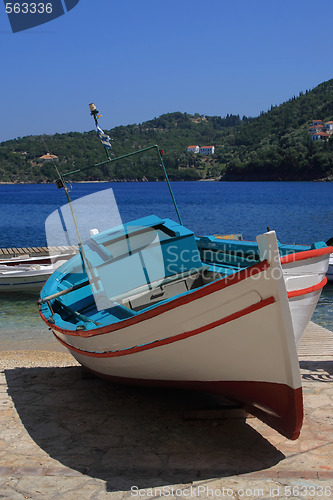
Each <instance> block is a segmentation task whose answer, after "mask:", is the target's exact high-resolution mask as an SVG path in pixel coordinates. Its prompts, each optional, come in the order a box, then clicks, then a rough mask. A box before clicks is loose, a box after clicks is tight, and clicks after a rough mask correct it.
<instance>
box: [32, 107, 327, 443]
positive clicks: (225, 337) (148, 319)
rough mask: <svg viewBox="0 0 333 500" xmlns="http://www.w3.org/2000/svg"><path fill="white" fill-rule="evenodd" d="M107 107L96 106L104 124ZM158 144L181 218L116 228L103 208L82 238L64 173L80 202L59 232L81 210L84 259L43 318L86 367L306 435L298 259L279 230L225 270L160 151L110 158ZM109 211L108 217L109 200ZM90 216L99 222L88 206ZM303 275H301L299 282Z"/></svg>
mask: <svg viewBox="0 0 333 500" xmlns="http://www.w3.org/2000/svg"><path fill="white" fill-rule="evenodd" d="M92 106H93V107H92ZM97 113H98V112H97V110H96V108H95V107H94V105H91V114H92V115H93V116H94V118H95V123H96V125H97V117H96V115H97ZM97 131H98V135H100V137H101V136H102V137H101V139H102V140H104V141H106V143H107V142H108V141H107V139H106V138H105V134H104V133H103V131H101V129H100V130H98V129H97ZM106 137H107V136H106ZM151 149H155V150H156V152H157V157H158V160H159V162H160V165H161V166H162V168H163V170H164V173H165V178H166V181H167V184H168V187H169V190H170V193H171V196H172V199H173V202H174V205H175V209H176V212H177V215H178V219H179V222H175V221H173V220H171V219H166V218H160V217H158V216H155V215H149V216H146V217H143V218H140V219H137V220H134V221H132V222H127V223H120V224H117V223H116V224H114V225H113V226H112V227H109V228H105V227H100V225H99V224H100V218H101V213H102V211H101V210H98V211H97V212H98V213H99V218H98V220H97V221H96V225H93V224H92V221H91V220H89V222H88V229H87V230H86V231H85V235H84V237H81V233H82V226H81V224H80V221H79V218H80V217H79V216H78V214H79V213H81V212H82V211H81V209H82V206H84V205H85V203H81V205H80V206H77V205H76V204H77V203H78V200H75V201H74V202H72V201H71V199H70V195H69V190H68V188H67V186H66V182H65V176H66V175H70V174H73V172H70V173H68V174H63V175H62V176H61V177H60V178H59V179H58V181H57V185H58V187H61V188H64V190H65V193H66V197H67V201H68V206H69V208H68V209H67V212H66V210H61V217H59V211H58V213H57V214H56V217H55V218H53V219H52V217H51V219H52V221H53V222H52V224H53V227H54V228H55V222H56V220H58V219H59V224H61V225H62V226H63V225H64V224H63V221H64V220H66V217H68V216H69V215H71V216H72V217H73V220H74V228H75V231H74V232H75V233H76V235H77V237H78V240H79V254H78V255H77V256H75V257H73V258H72V259H70V260H69V261H67V262H66V263H65V264H63V265H62V266H61V267H59V268H58V269H57V270H56V271H55V272H54V273H53V274H52V276H51V277H50V278H49V279H48V280H47V282H46V283H45V285H44V287H43V289H42V291H41V293H40V298H39V301H38V303H39V311H40V315H41V318H42V319H43V321H44V322H45V323H46V325H47V326H48V327H49V328H50V329H51V330H52V331H53V333H54V335H55V337H56V338H57V339H58V340H59V342H60V343H61V344H63V345H64V346H65V347H66V348H67V349H68V350H69V351H70V352H71V353H72V355H73V356H74V357H75V358H76V359H77V360H78V362H79V363H81V364H82V365H83V366H84V367H85V368H86V369H87V370H90V371H91V372H93V373H95V374H96V375H98V376H100V377H102V378H105V379H108V380H111V381H115V382H124V383H130V384H140V385H149V386H161V387H171V388H182V389H194V390H199V391H209V392H212V393H216V394H220V395H223V396H225V397H228V398H230V399H232V400H234V401H237V402H240V403H241V404H242V405H243V406H244V408H246V409H247V410H248V411H249V412H250V413H252V414H253V415H256V416H257V417H258V418H260V419H261V420H262V421H263V422H265V423H267V424H268V425H270V426H271V427H272V428H274V429H276V430H277V431H278V432H280V433H281V434H283V435H284V436H286V437H287V438H289V439H297V437H298V436H299V434H300V430H301V426H302V420H303V402H302V384H301V376H300V368H299V362H298V356H297V347H296V341H295V321H296V322H297V318H296V316H295V318H296V319H293V318H292V312H293V309H292V307H291V305H290V300H291V298H292V297H290V294H289V296H288V290H287V286H286V283H287V279H286V273H287V274H288V270H289V267H288V266H290V264H291V262H290V261H289V260H288V259H289V256H286V257H288V258H286V259H285V260H283V259H284V258H285V256H282V257H281V255H280V251H279V244H278V241H277V238H276V234H275V232H274V231H267V232H266V233H264V234H261V235H258V236H257V239H256V252H257V254H256V259H255V260H254V261H252V262H247V263H246V265H245V264H244V263H243V264H244V265H242V267H241V268H239V267H235V268H234V269H231V268H230V266H229V267H228V266H227V265H226V263H225V262H224V263H223V264H221V265H219V262H218V259H217V258H216V255H215V257H214V258H212V257H211V256H209V255H208V252H207V251H208V250H209V251H210V252H211V251H212V248H210V246H211V244H210V243H209V244H208V243H207V241H208V242H210V241H211V238H210V237H207V238H206V239H205V238H197V237H195V235H194V233H193V232H192V231H191V230H190V229H188V228H186V227H185V226H184V225H183V224H182V221H181V217H180V214H179V211H178V208H177V205H176V203H175V200H174V196H173V194H172V190H171V186H170V183H169V180H168V176H167V173H166V171H165V167H164V163H163V158H162V153H161V150H160V149H159V148H158V146H152V148H146V149H144V150H140V151H139V152H133V153H130V154H129V155H123V156H122V157H118V158H111V157H110V156H109V155H108V159H107V160H106V161H105V162H103V164H107V163H111V162H113V161H118V160H119V159H122V158H125V157H128V156H132V155H133V154H138V153H140V152H143V151H147V150H151ZM107 153H108V152H107ZM98 165H101V164H98ZM75 172H76V171H74V173H75ZM98 194H99V195H100V193H98ZM86 198H88V197H86ZM98 200H99V201H100V198H99V196H98ZM86 201H87V203H86V204H87V205H88V212H89V213H91V209H90V202H89V200H86ZM102 206H103V212H104V206H105V203H104V201H103V202H102ZM81 218H82V219H83V220H84V221H85V222H87V219H88V218H87V217H85V216H84V214H82V213H81ZM67 226H68V224H67V223H66V227H67ZM54 230H55V229H54ZM55 231H56V230H55ZM212 243H214V244H215V242H214V241H213V242H212ZM213 250H214V249H213ZM317 250H318V251H319V250H320V252H319V253H320V256H319V257H320V258H321V257H322V255H323V256H324V255H325V258H324V257H323V259H324V260H325V259H326V261H325V262H326V264H323V267H325V265H327V264H328V255H329V253H330V252H332V251H333V248H332V247H326V249H325V252H324V251H323V252H321V249H316V251H317ZM214 251H215V250H214ZM309 251H310V250H309ZM327 252H329V253H327ZM308 255H309V258H307V259H304V260H303V259H301V260H300V261H298V260H297V259H296V260H295V259H294V260H293V263H294V261H295V262H301V263H302V266H304V269H305V268H306V264H307V262H311V258H312V257H314V258H317V255H316V256H315V255H312V254H308ZM310 255H311V258H310ZM283 266H285V270H283ZM311 266H312V263H311ZM311 266H310V267H311ZM302 270H303V267H301V268H300V269H299V271H302ZM325 272H326V271H325ZM297 276H298V275H297ZM294 277H295V275H294V274H292V273H291V274H290V281H291V282H292V278H294ZM288 279H289V275H288ZM300 279H302V278H300ZM300 283H301V281H300V282H298V283H297V285H296V287H297V289H298V287H299V286H300ZM304 286H305V285H304Z"/></svg>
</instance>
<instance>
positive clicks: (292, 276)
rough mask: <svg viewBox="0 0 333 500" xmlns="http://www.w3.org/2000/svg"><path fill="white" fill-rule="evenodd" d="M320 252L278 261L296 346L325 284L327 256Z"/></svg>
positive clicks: (303, 253)
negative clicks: (286, 294) (280, 265)
mask: <svg viewBox="0 0 333 500" xmlns="http://www.w3.org/2000/svg"><path fill="white" fill-rule="evenodd" d="M323 250H325V249H318V250H308V251H305V252H299V253H294V254H289V255H287V256H284V257H282V258H281V264H282V270H283V276H284V280H285V283H286V289H287V293H288V299H289V306H290V311H291V317H292V321H293V327H294V333H295V339H296V343H297V345H299V343H300V341H301V339H302V336H303V333H304V331H305V328H306V327H307V325H308V323H309V321H310V320H311V317H312V315H313V313H314V310H315V308H316V306H317V303H318V300H319V298H320V295H321V292H322V289H323V287H324V286H325V284H326V283H327V278H326V273H327V268H328V262H329V254H328V253H327V252H326V253H325V252H324V251H323Z"/></svg>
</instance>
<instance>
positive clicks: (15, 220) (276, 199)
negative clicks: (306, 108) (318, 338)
mask: <svg viewBox="0 0 333 500" xmlns="http://www.w3.org/2000/svg"><path fill="white" fill-rule="evenodd" d="M110 187H112V189H113V191H114V195H115V198H116V201H117V204H118V208H119V212H120V215H121V218H122V220H123V221H124V222H126V221H129V220H133V219H136V218H139V217H142V216H144V215H149V214H156V215H158V216H160V217H170V218H172V219H177V217H176V213H175V210H174V208H173V205H172V202H171V199H170V196H169V192H168V188H167V185H166V183H148V182H145V183H131V182H129V183H101V184H96V183H91V184H90V183H87V184H74V185H73V189H72V192H71V197H72V199H76V198H80V197H82V196H85V195H88V194H91V193H92V192H95V191H100V190H104V189H107V188H110ZM172 187H173V189H174V193H175V197H176V200H177V203H178V206H179V210H180V213H181V216H182V220H183V224H184V225H185V226H188V227H189V228H190V229H192V230H193V231H194V232H195V233H196V234H198V235H199V234H213V233H235V232H237V233H242V234H243V238H244V239H250V240H251V239H254V238H255V236H256V235H257V234H259V233H262V232H264V231H266V229H267V227H270V229H274V230H275V231H276V233H277V236H278V238H279V240H280V241H281V242H283V243H305V244H306V243H312V242H313V241H319V240H320V241H326V240H328V239H329V238H330V237H332V236H333V223H332V221H333V205H332V200H333V183H329V182H327V183H321V182H318V183H316V182H297V183H296V182H281V183H278V182H244V183H243V182H228V183H225V182H175V183H172ZM65 203H66V198H65V194H64V191H63V190H59V189H57V188H56V186H55V185H54V184H50V185H49V184H42V185H39V184H28V185H0V211H1V231H0V247H22V246H44V245H46V237H45V230H44V223H45V219H46V218H47V216H48V215H50V214H51V213H52V212H53V211H54V210H56V209H57V208H58V207H59V206H61V205H63V204H65ZM35 302H36V300H35V298H31V297H29V296H27V297H24V298H23V297H22V296H21V297H3V296H0V348H1V346H2V348H4V347H3V346H4V344H6V345H7V346H8V345H9V344H10V345H12V344H13V343H15V342H20V343H21V345H23V344H24V346H25V347H26V344H27V343H28V344H29V345H32V344H36V341H37V339H38V338H40V339H42V340H45V341H47V340H50V333H49V332H48V331H47V329H46V328H45V327H44V325H43V324H42V322H41V320H40V319H39V315H38V312H37V307H36V304H35ZM332 312H333V286H330V287H329V286H327V287H326V288H325V290H324V292H323V295H322V298H321V301H320V303H319V305H318V307H317V310H316V312H315V316H314V318H313V319H314V320H315V321H317V322H318V323H320V324H322V325H323V326H326V327H327V328H330V329H331V330H333V314H332ZM34 347H36V345H35V346H34Z"/></svg>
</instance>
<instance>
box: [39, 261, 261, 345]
mask: <svg viewBox="0 0 333 500" xmlns="http://www.w3.org/2000/svg"><path fill="white" fill-rule="evenodd" d="M269 267H270V264H269V262H268V261H267V260H263V261H261V262H256V263H255V264H253V265H252V266H249V267H247V268H246V269H242V270H241V271H239V272H236V273H234V274H232V275H230V276H227V277H226V278H220V279H217V280H216V281H213V282H211V283H208V284H206V285H203V286H201V287H199V288H196V289H194V290H189V291H188V292H186V293H185V294H183V295H181V296H178V297H176V298H174V299H171V300H170V299H168V300H167V301H165V302H162V303H160V304H158V305H155V306H153V307H151V308H150V309H148V310H146V311H143V312H140V313H137V315H135V316H131V317H130V318H126V319H123V320H121V321H119V322H117V323H111V324H109V325H106V326H103V327H99V328H94V329H91V330H67V329H65V328H60V327H58V326H56V325H55V324H54V323H51V322H49V321H48V320H47V319H46V318H45V316H44V314H43V312H42V310H41V308H42V305H44V307H45V304H39V312H40V315H41V318H42V319H43V321H44V322H45V323H46V324H47V325H48V327H50V328H51V330H52V331H54V330H56V331H58V332H59V333H62V334H64V335H68V336H75V337H94V336H97V335H103V334H105V333H111V332H113V331H117V330H121V329H123V328H127V327H129V326H132V325H134V324H137V323H141V322H142V321H146V320H147V319H151V318H153V317H156V316H159V315H160V314H163V313H165V312H167V311H170V310H172V309H175V308H176V307H180V306H182V305H184V304H188V303H190V302H193V301H194V300H196V299H199V298H202V297H205V296H207V295H210V294H211V293H214V292H216V291H219V290H222V289H224V288H227V287H228V286H232V285H234V284H236V283H239V282H240V281H243V280H245V279H247V278H250V277H251V276H253V275H256V274H259V273H261V272H264V271H266V270H267V269H268V268H269ZM41 295H42V294H41ZM41 295H40V300H41V299H42V296H41ZM47 307H48V306H47Z"/></svg>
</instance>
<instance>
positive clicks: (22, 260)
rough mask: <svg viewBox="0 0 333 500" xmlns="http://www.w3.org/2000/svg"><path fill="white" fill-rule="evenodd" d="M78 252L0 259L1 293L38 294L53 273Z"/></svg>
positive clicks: (72, 250)
mask: <svg viewBox="0 0 333 500" xmlns="http://www.w3.org/2000/svg"><path fill="white" fill-rule="evenodd" d="M75 253H77V250H75V249H74V248H70V249H68V250H66V249H65V248H64V249H63V252H59V253H58V252H57V253H52V252H51V253H47V254H46V253H45V255H38V254H35V253H34V254H33V255H26V256H20V257H11V258H7V259H0V293H16V292H20V293H31V292H32V293H36V292H37V293H38V292H39V291H40V290H41V288H42V286H43V284H44V283H45V282H46V280H47V279H48V278H49V277H50V276H51V274H52V273H53V271H54V270H55V269H57V268H58V267H60V266H61V265H62V264H63V263H64V262H66V260H68V259H69V258H71V257H73V255H75Z"/></svg>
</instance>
